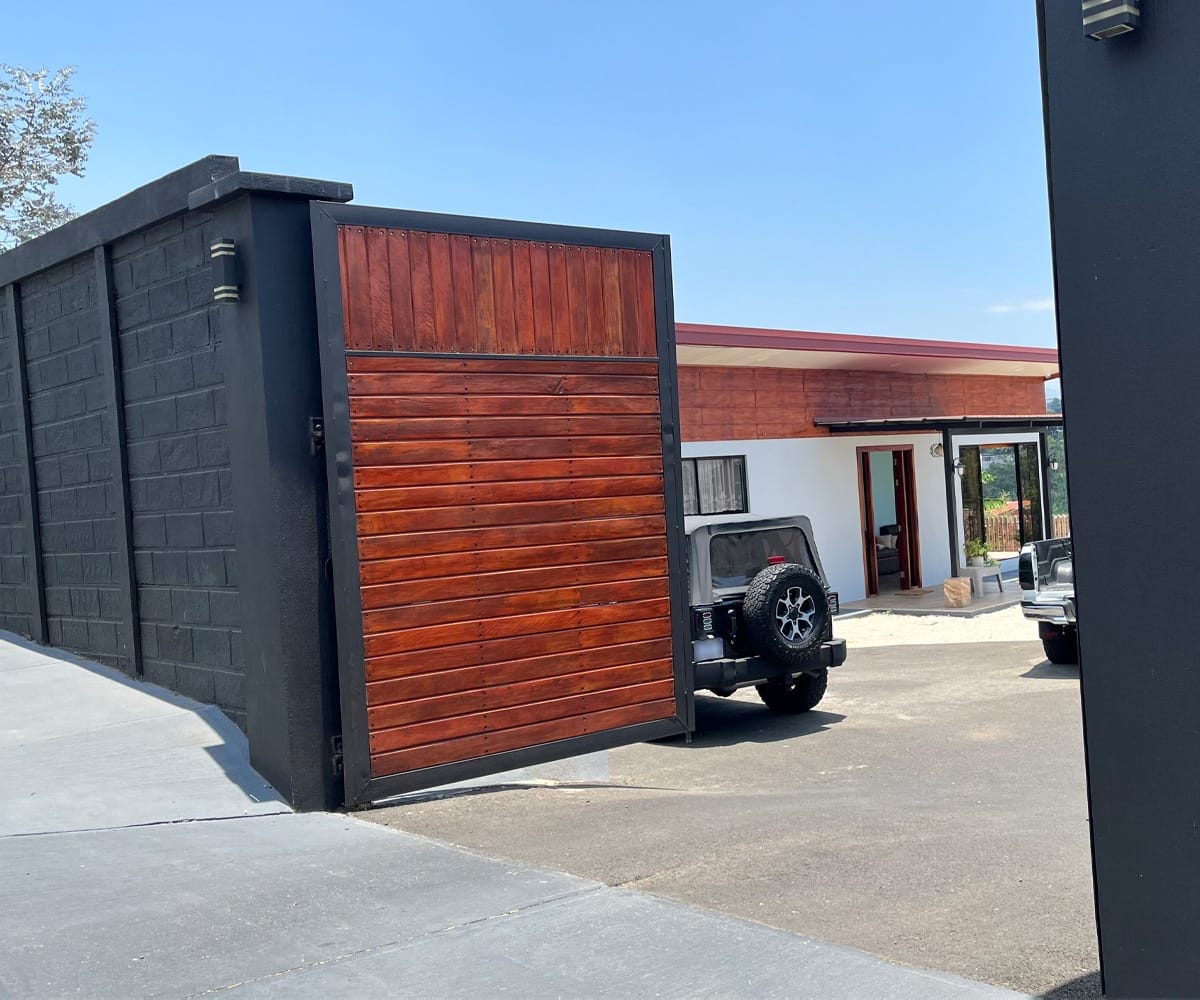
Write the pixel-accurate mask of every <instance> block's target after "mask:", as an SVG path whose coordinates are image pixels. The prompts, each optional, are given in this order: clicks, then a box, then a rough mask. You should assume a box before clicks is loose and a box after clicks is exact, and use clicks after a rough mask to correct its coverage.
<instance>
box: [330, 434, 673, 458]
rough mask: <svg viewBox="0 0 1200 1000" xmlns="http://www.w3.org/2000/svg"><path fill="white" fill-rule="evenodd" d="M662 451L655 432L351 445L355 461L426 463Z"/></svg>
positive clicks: (645, 455) (637, 455) (641, 455)
mask: <svg viewBox="0 0 1200 1000" xmlns="http://www.w3.org/2000/svg"><path fill="white" fill-rule="evenodd" d="M661 454H662V440H661V438H659V437H658V436H657V435H654V436H650V435H639V436H632V435H631V436H628V437H620V436H614V437H607V436H606V437H586V438H570V437H556V438H482V439H479V440H473V441H371V442H367V443H363V444H356V445H354V449H353V456H354V461H355V463H356V464H358V465H427V464H430V463H433V462H490V461H493V460H513V459H522V460H530V461H532V460H536V459H543V458H601V457H606V456H607V457H617V456H625V455H629V456H631V457H635V458H649V457H651V456H654V455H661Z"/></svg>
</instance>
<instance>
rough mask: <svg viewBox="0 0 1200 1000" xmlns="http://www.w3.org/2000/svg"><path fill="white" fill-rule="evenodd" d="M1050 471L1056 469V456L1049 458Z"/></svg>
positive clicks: (1055, 470)
mask: <svg viewBox="0 0 1200 1000" xmlns="http://www.w3.org/2000/svg"><path fill="white" fill-rule="evenodd" d="M1050 471H1051V472H1057V471H1058V459H1057V458H1052V459H1050Z"/></svg>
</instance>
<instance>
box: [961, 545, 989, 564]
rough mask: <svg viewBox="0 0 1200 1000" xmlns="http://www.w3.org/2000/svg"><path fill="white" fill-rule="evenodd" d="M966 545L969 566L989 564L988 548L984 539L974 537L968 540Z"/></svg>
mask: <svg viewBox="0 0 1200 1000" xmlns="http://www.w3.org/2000/svg"><path fill="white" fill-rule="evenodd" d="M964 547H965V549H966V552H967V564H968V565H969V566H986V565H988V562H989V560H988V548H987V546H986V545H984V544H983V539H981V538H972V539H970V540H968V542H967V544H966V546H964Z"/></svg>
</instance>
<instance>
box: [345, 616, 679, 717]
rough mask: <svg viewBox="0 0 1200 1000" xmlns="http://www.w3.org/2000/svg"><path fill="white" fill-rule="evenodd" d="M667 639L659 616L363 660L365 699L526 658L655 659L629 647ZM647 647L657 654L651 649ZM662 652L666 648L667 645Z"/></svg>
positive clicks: (605, 662)
mask: <svg viewBox="0 0 1200 1000" xmlns="http://www.w3.org/2000/svg"><path fill="white" fill-rule="evenodd" d="M670 637H671V623H670V621H668V620H666V619H664V618H659V619H650V620H647V621H638V622H623V623H621V624H620V626H619V627H615V628H614V627H613V626H611V625H606V626H601V627H592V628H575V629H569V630H567V631H562V632H543V633H541V634H540V635H533V636H518V637H516V638H512V639H491V640H488V641H487V642H481V641H475V642H467V643H459V644H458V645H454V646H442V647H440V648H438V649H408V650H404V651H403V652H399V653H392V654H389V655H386V656H377V657H373V658H370V659H368V660H367V661H366V669H367V682H368V683H367V701H368V703H370V704H372V705H376V704H382V703H384V702H389V701H395V700H396V692H393V691H391V689H389V688H388V687H387V682H388V681H391V680H396V679H399V678H406V677H416V676H418V675H433V674H435V673H439V672H442V671H446V670H460V669H463V668H467V667H476V666H482V667H487V668H489V669H490V668H491V667H492V666H493V665H496V664H502V663H514V662H517V661H520V660H528V659H533V660H540V659H541V658H542V657H545V656H561V655H566V654H571V655H574V654H579V655H582V656H587V657H588V661H587V663H588V664H590V665H592V666H612V665H613V664H615V663H621V662H632V661H634V660H643V659H655V658H657V657H660V656H665V655H667V653H665V652H658V651H652V652H649V653H634V652H633V651H631V650H630V649H629V647H631V646H634V645H637V644H639V643H650V644H653V643H656V642H664V641H665V642H668V643H669V640H670ZM647 648H649V649H652V650H657V647H656V646H653V645H651V646H649V647H647ZM666 648H667V649H668V650H669V649H670V646H669V645H668V646H667V647H666Z"/></svg>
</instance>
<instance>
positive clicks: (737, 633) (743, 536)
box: [686, 514, 846, 712]
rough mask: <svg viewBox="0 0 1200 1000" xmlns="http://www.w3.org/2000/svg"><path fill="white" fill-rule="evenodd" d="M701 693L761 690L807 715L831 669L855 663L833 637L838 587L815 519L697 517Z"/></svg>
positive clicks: (691, 552)
mask: <svg viewBox="0 0 1200 1000" xmlns="http://www.w3.org/2000/svg"><path fill="white" fill-rule="evenodd" d="M686 527H687V534H688V558H689V565H688V568H689V586H690V593H691V605H692V609H691V610H692V659H693V661H694V663H695V678H694V689H695V690H697V691H700V690H708V691H712V692H713V693H714V694H719V695H721V696H722V697H728V696H729V695H731V694H733V692H734V691H736V690H737V689H738V688H742V687H749V686H750V685H751V684H753V685H754V686H755V687H756V688H757V690H758V695H759V697H760V698H762V700H763V703H764V704H765V705H766V706H767V707H768V708H770V709H773V710H774V711H777V712H807V711H808V710H809V709H810V708H813V707H814V706H815V705H816V704H817V703H818V702H819V701H820V700H821V698H822V697H823V696H824V694H825V685H826V683H827V680H828V673H829V668H830V667H836V666H839V665H840V664H841V663H843V662H845V659H846V641H845V640H844V639H835V638H833V616H834V615H835V614H837V613H838V597H837V594H835V593H833V592H832V591H830V589H829V585H828V583H827V581H826V579H825V573H824V570H822V568H821V559H820V556H818V555H817V546H816V542H815V541H814V540H813V531H812V524H810V523H809V520H808V518H807V517H769V518H764V517H754V516H751V515H745V514H740V515H721V516H717V517H689V518H687V522H686Z"/></svg>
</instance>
